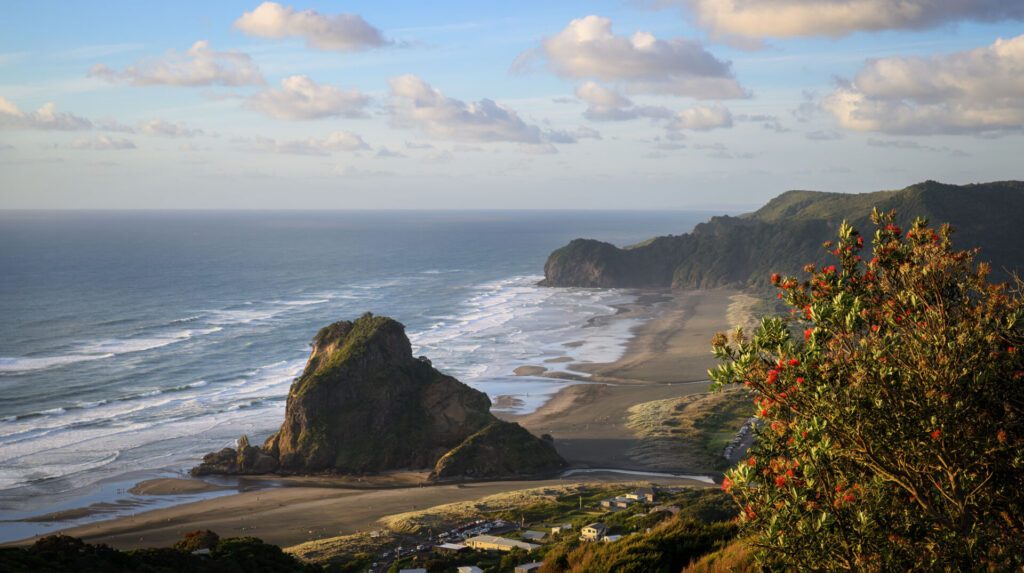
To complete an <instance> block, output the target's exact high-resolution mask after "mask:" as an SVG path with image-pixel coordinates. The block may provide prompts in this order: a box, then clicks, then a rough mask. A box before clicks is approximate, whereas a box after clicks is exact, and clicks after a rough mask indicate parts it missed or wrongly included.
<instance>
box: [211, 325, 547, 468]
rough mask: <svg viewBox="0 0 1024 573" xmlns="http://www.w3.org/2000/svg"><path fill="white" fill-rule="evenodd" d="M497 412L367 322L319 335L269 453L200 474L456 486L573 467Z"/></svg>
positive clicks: (400, 336)
mask: <svg viewBox="0 0 1024 573" xmlns="http://www.w3.org/2000/svg"><path fill="white" fill-rule="evenodd" d="M490 406H491V403H490V400H489V399H488V398H487V396H486V395H485V394H484V393H482V392H479V391H477V390H474V389H472V388H470V387H469V386H466V385H465V384H463V383H461V382H459V381H458V380H456V379H455V378H452V377H451V376H447V375H445V374H442V373H441V372H438V371H437V370H435V369H434V368H433V366H432V365H431V364H430V361H429V360H427V359H426V358H414V357H413V356H412V350H411V347H410V344H409V339H408V338H407V337H406V335H405V329H404V327H403V326H402V325H401V324H400V323H398V322H397V321H395V320H392V319H390V318H387V317H382V316H373V315H371V314H366V315H363V316H362V317H360V318H359V319H358V320H356V321H354V322H348V321H342V322H336V323H334V324H332V325H330V326H328V327H325V328H323V329H321V330H320V332H318V333H317V335H316V337H315V338H314V339H313V351H312V353H311V354H310V357H309V361H308V362H307V363H306V368H305V371H304V372H303V373H302V375H301V376H300V377H299V378H297V379H296V380H295V382H294V383H292V386H291V389H290V390H289V393H288V402H287V406H286V409H285V419H284V423H283V424H282V425H281V429H280V430H279V431H278V432H277V433H275V434H274V435H272V436H271V437H270V438H268V439H267V441H266V442H265V443H264V444H263V447H262V448H257V447H254V446H250V445H249V444H248V440H247V439H246V438H245V437H244V436H243V439H241V440H239V448H238V450H235V449H232V448H225V449H223V450H221V451H220V452H215V453H211V454H208V455H207V456H206V457H204V458H203V463H202V464H201V465H200V466H198V467H197V468H195V469H194V470H193V473H194V474H196V475H203V474H255V473H271V472H278V473H284V474H312V473H345V474H367V473H376V472H381V471H387V470H397V469H434V472H433V474H432V477H433V478H435V479H452V478H459V477H470V478H497V477H512V476H532V475H543V474H549V473H551V472H554V471H556V470H558V469H560V468H562V467H564V466H565V462H564V460H562V458H561V457H560V456H558V454H557V453H556V452H555V450H554V447H553V446H552V445H551V444H550V443H548V442H546V441H544V440H541V439H539V438H537V437H534V436H533V435H532V434H530V433H529V432H528V431H526V430H525V429H523V428H522V427H520V426H519V425H518V424H513V423H510V422H503V421H501V420H498V419H497V418H496V417H494V415H492V414H491V413H490ZM439 460H440V461H439ZM445 460H448V461H447V462H445ZM442 462H445V463H443V464H442ZM435 466H436V467H435Z"/></svg>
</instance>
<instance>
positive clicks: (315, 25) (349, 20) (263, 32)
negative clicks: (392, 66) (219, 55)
mask: <svg viewBox="0 0 1024 573" xmlns="http://www.w3.org/2000/svg"><path fill="white" fill-rule="evenodd" d="M235 28H237V29H239V30H241V31H242V32H244V33H245V34H247V35H249V36H257V37H260V38H303V39H304V40H305V41H306V45H307V46H309V47H311V48H314V49H317V50H325V51H332V52H356V51H360V50H366V49H369V48H375V47H378V46H384V45H387V44H389V43H390V42H389V41H388V40H386V39H385V38H384V35H383V34H382V33H381V31H380V30H378V29H377V28H375V27H373V26H371V25H370V24H369V23H368V22H367V21H366V20H364V19H363V17H362V16H359V15H358V14H337V15H334V16H328V15H324V14H320V13H318V12H316V11H314V10H302V11H298V10H296V9H294V8H292V7H291V6H287V7H286V6H282V5H281V4H278V3H277V2H264V3H262V4H260V5H259V6H257V7H256V9H255V10H253V11H252V12H246V13H244V14H242V16H241V17H240V18H239V19H238V20H235Z"/></svg>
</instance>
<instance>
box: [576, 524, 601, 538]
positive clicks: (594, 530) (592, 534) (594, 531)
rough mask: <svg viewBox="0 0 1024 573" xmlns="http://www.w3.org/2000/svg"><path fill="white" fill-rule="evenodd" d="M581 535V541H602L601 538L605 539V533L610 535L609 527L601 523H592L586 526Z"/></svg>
mask: <svg viewBox="0 0 1024 573" xmlns="http://www.w3.org/2000/svg"><path fill="white" fill-rule="evenodd" d="M580 533H581V534H582V535H580V539H582V540H583V541H600V540H601V538H602V537H604V535H605V533H608V527H607V526H605V524H603V523H600V522H598V523H591V524H590V525H585V526H584V527H583V529H582V530H580Z"/></svg>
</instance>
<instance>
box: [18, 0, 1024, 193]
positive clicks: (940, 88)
mask: <svg viewBox="0 0 1024 573" xmlns="http://www.w3.org/2000/svg"><path fill="white" fill-rule="evenodd" d="M2 12H3V18H0V208H3V209H40V208H41V209H646V210H652V209H653V210H661V209H726V210H742V209H750V208H756V207H757V206H758V205H760V204H763V203H764V202H765V201H767V200H768V199H770V198H771V197H773V196H775V195H777V194H779V193H781V192H783V191H785V190H788V189H815V190H823V191H841V192H862V191H873V190H879V189H896V188H902V187H904V186H907V185H910V184H912V183H915V182H919V181H923V180H926V179H935V180H939V181H944V182H949V183H970V182H981V181H994V180H1005V179H1021V178H1024V174H1022V173H1021V170H1022V166H1024V161H1022V160H1021V157H1022V156H1024V153H1022V151H1024V145H1022V144H1024V138H1022V127H1024V0H903V1H901V2H899V3H895V2H891V1H889V0H618V1H600V0H598V1H588V2H579V1H570V0H559V1H557V2H551V1H538V2H533V1H520V2H470V1H450V2H449V1H437V2H413V1H408V2H389V1H381V0H376V1H372V2H356V1H352V2H325V1H315V0H303V2H302V3H299V4H289V3H275V2H263V3H260V2H258V1H247V2H233V1H218V2H208V1H195V2H192V1H187V0H179V1H177V2H173V3H171V2H167V3H156V2H137V1H125V2H116V1H109V2H70V1H67V2H51V1H46V0H31V1H23V0H8V1H6V2H5V3H4V6H3V8H2Z"/></svg>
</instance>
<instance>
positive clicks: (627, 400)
mask: <svg viewBox="0 0 1024 573" xmlns="http://www.w3.org/2000/svg"><path fill="white" fill-rule="evenodd" d="M746 296H748V295H744V294H743V293H740V292H738V291H731V290H708V291H684V292H670V291H650V292H648V291H644V292H639V293H638V298H637V300H636V301H635V302H633V303H630V304H626V305H622V306H621V307H618V308H617V312H616V313H615V314H612V315H609V316H606V317H599V318H597V319H595V321H613V320H623V319H628V320H631V321H634V322H636V323H637V325H636V326H634V327H633V328H632V332H631V337H630V339H629V341H628V342H627V343H626V347H625V349H624V351H623V352H622V354H621V356H620V357H619V359H618V360H616V361H614V362H609V363H568V362H567V361H566V360H563V359H562V358H561V357H557V356H555V357H552V358H549V359H546V360H544V361H543V362H541V363H540V364H537V365H535V367H534V368H531V367H530V366H526V367H525V368H526V369H527V370H525V371H524V374H523V375H526V376H534V377H536V376H538V375H539V376H542V377H548V378H557V379H563V380H566V381H571V382H572V383H570V384H569V385H567V386H565V387H564V388H561V389H560V390H558V391H557V392H555V393H554V394H552V395H550V396H549V397H548V399H547V400H546V401H545V402H544V403H543V405H541V406H540V407H539V408H537V409H536V410H534V411H532V412H530V413H527V414H519V415H516V414H510V413H507V412H505V413H503V412H500V411H495V414H496V415H498V416H499V417H501V418H503V419H507V420H511V421H516V422H519V423H520V424H522V425H523V426H525V427H526V428H527V429H529V430H530V431H532V432H534V433H535V434H538V435H540V434H543V433H550V434H552V435H553V436H554V438H555V445H556V448H557V449H558V450H559V452H560V453H561V454H562V455H563V457H565V458H566V459H567V460H568V461H569V462H570V466H571V469H570V472H572V471H577V472H595V473H585V474H583V475H581V476H580V477H576V478H572V477H571V476H572V474H571V473H568V474H563V476H564V477H556V478H551V479H545V480H512V481H500V482H476V483H459V484H454V483H445V484H427V483H425V482H426V480H425V477H426V476H425V473H422V472H396V473H394V474H388V475H384V476H375V477H373V478H366V477H316V476H314V477H301V478H300V477H295V478H292V477H286V478H281V477H277V476H266V477H255V478H252V477H247V478H245V479H244V484H243V483H241V482H242V481H243V480H237V481H236V482H235V483H233V484H229V483H225V482H221V481H220V480H198V479H195V478H159V479H148V480H143V481H141V482H138V483H136V484H134V486H133V487H132V488H131V490H130V491H131V493H132V494H134V495H136V496H137V497H145V498H148V499H154V500H157V505H158V506H159V505H162V504H164V503H173V501H174V500H180V502H179V503H177V504H172V505H169V506H167V507H158V508H157V509H149V510H148V511H145V509H147V508H145V507H140V508H139V510H140V511H142V513H138V514H131V515H127V516H121V517H114V518H112V519H107V520H104V521H92V522H89V523H84V524H82V523H81V522H82V521H83V520H86V519H93V520H95V518H96V517H97V516H99V515H102V514H103V512H104V511H107V512H108V513H109V510H108V508H105V507H99V508H93V507H91V506H90V507H85V508H71V509H69V510H65V511H59V512H53V513H51V514H49V515H46V516H35V517H33V518H30V519H22V520H21V521H22V522H34V523H49V524H51V525H53V526H57V527H54V528H52V531H48V532H47V533H54V532H57V531H60V532H62V533H65V534H69V535H74V536H76V537H82V538H84V539H86V540H87V541H94V542H95V541H99V542H104V543H108V544H111V545H112V546H115V547H119V548H133V547H144V546H159V545H168V544H171V543H173V542H174V541H176V540H177V539H179V538H180V536H181V534H182V533H184V532H186V531H191V530H194V529H201V528H209V529H213V530H215V531H218V533H220V534H221V535H224V536H228V535H256V536H258V537H261V538H263V539H264V540H265V541H269V542H272V543H275V544H279V545H283V546H284V545H292V544H296V543H301V542H304V541H308V540H310V539H317V538H320V537H325V536H335V535H343V534H349V533H355V532H357V531H365V530H367V529H372V528H373V527H374V526H375V524H376V523H377V520H378V519H380V518H383V517H385V516H387V515H389V514H393V513H398V512H402V511H408V510H409V509H410V508H416V507H419V508H423V507H428V506H431V505H438V504H443V503H450V502H454V501H468V500H472V499H475V498H478V497H482V496H485V495H489V494H491V493H497V492H502V491H509V490H513V489H521V488H529V487H537V486H542V485H545V484H566V483H576V482H579V481H606V482H613V483H614V482H626V481H635V480H636V479H637V476H636V475H635V474H624V473H616V472H623V471H630V470H632V471H637V472H643V471H648V472H659V474H658V475H653V474H652V475H648V476H647V477H645V478H644V479H647V480H649V481H652V482H655V483H660V482H664V483H671V484H677V485H678V484H685V485H692V486H698V487H707V485H708V483H707V482H708V481H710V480H709V479H707V477H706V476H707V475H708V474H709V473H710V474H712V475H717V472H714V471H709V470H708V469H707V468H701V467H696V466H693V465H692V464H689V463H688V462H687V461H686V460H680V462H679V465H678V467H676V466H672V467H671V468H669V469H666V467H665V466H664V464H663V465H662V466H660V467H658V468H654V467H650V466H648V465H645V464H644V463H642V462H639V461H637V460H636V459H634V458H632V457H631V456H630V451H631V450H632V449H633V448H634V447H636V446H637V444H638V443H639V441H640V438H639V437H638V436H637V435H636V434H635V432H634V431H633V430H631V429H629V428H628V427H627V425H626V421H627V417H628V414H627V410H628V409H629V408H630V407H631V406H634V405H636V404H641V403H645V402H650V401H654V400H664V399H668V398H677V397H680V396H686V395H690V394H695V393H701V392H705V391H707V388H708V385H709V382H708V381H707V376H706V370H707V368H709V367H710V366H712V365H713V364H714V359H713V357H712V356H711V354H710V352H709V350H708V348H709V344H710V342H709V341H710V338H711V336H712V335H713V334H714V333H715V332H717V331H721V330H726V329H728V328H729V327H730V324H735V323H736V322H740V321H739V320H737V319H738V318H742V307H743V306H744V305H748V302H749V301H746V300H745V299H743V297H746ZM748 298H749V299H750V300H751V301H753V300H756V299H753V298H752V297H748ZM737 305H739V306H737ZM738 308H739V311H738V310H737V309H738ZM566 344H567V345H572V344H573V342H572V341H569V342H567V343H566ZM552 364H559V365H560V366H565V367H566V369H565V370H561V371H554V372H549V371H547V370H545V371H544V372H540V371H539V370H538V368H546V366H545V365H548V366H550V365H552ZM496 405H497V404H496ZM602 470H603V473H602ZM666 473H668V474H690V475H694V477H697V478H700V479H697V480H693V479H680V478H675V477H664V476H665V475H666ZM583 476H585V477H583ZM228 481H230V480H228ZM190 495H192V496H206V497H204V498H201V499H198V500H196V499H194V498H192V499H190V498H189V496H190ZM76 522H77V523H76ZM61 525H66V527H64V528H60V526H61ZM31 541H32V538H28V539H23V540H21V541H17V542H14V543H13V544H17V543H26V542H31Z"/></svg>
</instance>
